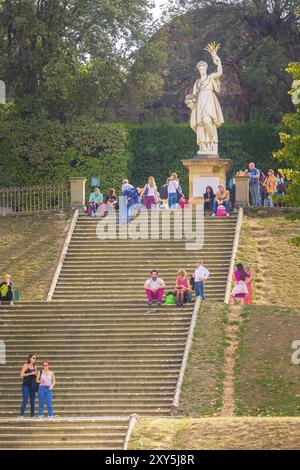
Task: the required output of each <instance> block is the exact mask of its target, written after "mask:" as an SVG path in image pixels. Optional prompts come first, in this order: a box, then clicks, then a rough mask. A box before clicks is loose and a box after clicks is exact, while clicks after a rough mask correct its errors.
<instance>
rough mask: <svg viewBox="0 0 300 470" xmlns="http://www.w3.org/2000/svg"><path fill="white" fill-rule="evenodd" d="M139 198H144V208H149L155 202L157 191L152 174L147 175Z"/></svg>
mask: <svg viewBox="0 0 300 470" xmlns="http://www.w3.org/2000/svg"><path fill="white" fill-rule="evenodd" d="M140 198H143V199H144V205H145V206H146V209H151V207H152V206H153V205H154V204H157V202H158V193H157V186H156V183H155V179H154V178H153V176H149V178H148V183H147V184H145V186H144V188H143V190H142V192H141V194H140Z"/></svg>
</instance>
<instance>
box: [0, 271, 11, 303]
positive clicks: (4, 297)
mask: <svg viewBox="0 0 300 470" xmlns="http://www.w3.org/2000/svg"><path fill="white" fill-rule="evenodd" d="M13 295H14V286H13V284H12V282H11V277H10V275H9V274H5V275H4V276H3V280H2V282H1V283H0V304H1V303H6V302H8V303H12V301H13Z"/></svg>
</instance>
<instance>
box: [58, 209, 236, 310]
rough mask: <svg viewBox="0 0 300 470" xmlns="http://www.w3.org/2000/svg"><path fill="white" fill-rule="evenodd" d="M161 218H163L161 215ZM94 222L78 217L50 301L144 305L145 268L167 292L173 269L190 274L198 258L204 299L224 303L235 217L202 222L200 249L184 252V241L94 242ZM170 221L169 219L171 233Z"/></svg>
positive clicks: (170, 287)
mask: <svg viewBox="0 0 300 470" xmlns="http://www.w3.org/2000/svg"><path fill="white" fill-rule="evenodd" d="M162 217H163V214H162ZM97 223H98V221H97V220H95V219H90V218H88V217H86V216H81V217H79V219H78V222H77V224H76V227H75V230H74V233H73V237H72V240H71V243H70V245H69V249H68V252H67V255H66V258H65V262H64V265H63V268H62V270H61V274H60V277H59V280H58V283H57V286H56V289H55V292H54V296H53V300H60V301H63V300H72V299H75V298H76V299H89V300H101V302H105V301H110V302H114V301H116V300H131V302H132V303H134V302H137V301H143V300H145V294H144V291H143V284H144V280H145V279H147V278H149V277H150V276H149V272H150V270H151V269H158V270H159V276H160V277H162V278H163V279H164V280H165V282H166V284H167V291H168V290H173V288H174V285H175V280H176V276H177V270H178V269H180V268H184V269H186V270H187V272H188V273H189V274H191V273H192V272H194V270H195V267H196V260H197V258H198V257H202V258H203V259H204V261H205V266H206V267H207V268H208V269H209V270H210V272H211V276H210V278H209V279H208V281H207V283H206V293H207V298H208V299H210V300H217V301H218V300H219V301H223V300H224V295H225V288H226V281H227V275H228V269H229V263H230V257H231V252H232V244H233V239H234V234H235V226H236V217H235V216H233V217H226V218H220V217H214V218H212V217H206V218H205V221H204V246H203V249H202V250H186V248H185V244H186V240H162V239H161V237H162V230H161V227H160V231H159V237H160V239H159V240H131V239H128V240H119V239H116V240H99V239H98V238H97V235H96V227H97ZM173 228H174V221H173V219H171V224H170V229H171V233H173V232H172V230H173Z"/></svg>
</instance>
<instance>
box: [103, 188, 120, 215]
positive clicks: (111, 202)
mask: <svg viewBox="0 0 300 470" xmlns="http://www.w3.org/2000/svg"><path fill="white" fill-rule="evenodd" d="M105 203H106V213H108V212H109V210H110V209H111V208H114V209H116V210H117V209H119V204H118V198H117V195H116V191H115V190H114V188H110V190H109V191H108V194H107V196H106V198H105Z"/></svg>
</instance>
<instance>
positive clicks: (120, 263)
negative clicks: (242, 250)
mask: <svg viewBox="0 0 300 470" xmlns="http://www.w3.org/2000/svg"><path fill="white" fill-rule="evenodd" d="M97 223H98V220H95V219H89V218H87V217H86V216H85V215H83V216H80V217H79V219H78V221H77V224H76V227H75V230H74V233H73V236H72V239H71V242H70V245H69V249H68V252H67V255H66V257H65V261H64V264H63V267H62V270H61V273H60V276H59V279H58V283H57V285H56V289H55V291H54V295H53V301H52V302H19V303H18V304H17V305H14V306H0V339H1V340H2V341H5V344H6V350H7V361H6V365H4V366H0V420H1V421H0V429H1V432H0V448H6V447H7V446H9V443H8V441H9V440H10V441H11V442H12V446H13V447H14V448H21V447H22V446H24V447H26V442H27V441H26V439H27V437H26V436H30V435H31V436H34V442H35V443H36V446H37V447H36V448H42V447H43V445H44V442H45V443H47V446H46V447H48V443H49V442H53V446H54V447H55V446H58V447H59V448H71V447H72V446H74V447H76V446H79V445H82V446H83V447H84V448H92V447H91V446H95V448H116V447H115V446H117V445H121V444H120V443H121V440H122V439H123V440H124V438H125V428H126V426H125V425H124V423H126V420H127V421H128V416H129V415H131V414H132V413H139V414H141V415H152V416H154V415H156V416H163V415H164V416H167V415H170V412H171V405H172V400H173V397H174V393H175V388H176V383H177V379H178V374H179V371H180V366H181V361H182V356H183V351H184V348H185V342H186V339H187V333H188V329H189V326H190V321H191V316H192V312H193V304H189V305H187V306H185V307H184V308H183V309H180V310H177V309H176V308H174V306H167V305H163V306H161V307H156V306H152V307H148V306H147V304H146V296H145V294H144V291H143V284H144V280H145V279H146V278H148V277H149V271H150V270H151V269H153V268H155V269H158V270H159V275H160V277H162V278H163V279H164V280H165V281H166V284H167V289H166V290H167V291H168V290H173V288H174V284H175V279H176V273H177V270H178V269H180V268H185V269H186V270H187V271H188V273H189V274H190V273H191V272H193V271H194V269H195V262H196V259H197V258H198V257H202V258H203V259H204V261H205V266H206V267H207V268H208V269H209V270H210V272H211V277H210V278H209V280H208V282H207V284H206V295H207V298H208V299H210V300H218V301H223V300H224V295H225V288H226V280H227V275H228V269H229V262H230V256H231V251H232V245H233V239H234V233H235V226H236V217H228V218H210V217H209V218H206V219H205V232H204V233H205V242H204V246H203V249H202V250H195V251H190V250H186V249H185V240H162V239H160V240H131V239H128V240H99V239H98V238H97V235H96V226H97ZM160 235H161V231H160ZM30 353H35V354H37V356H38V359H39V360H38V363H39V364H41V361H42V360H44V359H46V358H47V359H49V360H50V362H51V367H52V368H53V370H54V371H55V374H56V378H57V388H56V389H55V391H54V399H53V405H54V413H55V415H57V416H59V417H60V418H61V420H58V421H57V422H55V421H51V422H48V421H47V422H46V423H44V421H42V422H35V421H34V420H25V421H20V422H19V424H18V425H17V424H16V422H15V421H13V419H15V418H16V417H17V416H18V414H19V406H20V404H21V379H20V377H19V371H20V368H21V365H22V364H23V363H24V360H25V357H26V356H27V355H28V354H30ZM28 405H29V404H28ZM28 411H29V407H28V410H27V412H28ZM95 416H102V417H105V418H103V420H104V421H105V426H102V427H101V429H103V433H102V432H100V431H99V432H98V430H97V429H96V428H95V426H96V427H97V426H98V424H99V423H98V422H96V424H95V422H93V423H92V422H91V418H92V417H93V418H94V417H95ZM122 416H123V417H124V418H123V420H122V423H123V427H122V426H121V428H122V431H121V428H118V429H115V428H114V427H112V428H110V426H114V425H115V424H116V422H115V419H116V418H113V417H122ZM73 417H78V418H81V419H82V420H83V421H82V422H80V426H79V422H77V424H78V426H79V427H80V429H81V430H82V432H78V433H77V431H76V426H75V424H76V423H75V424H74V423H73V421H72V420H71V421H68V419H71V418H72V419H73ZM8 418H10V420H9V421H7V419H8ZM118 419H120V418H118ZM110 420H112V421H110ZM70 423H72V424H70ZM77 424H76V425H77ZM102 424H103V423H102ZM93 426H94V428H93ZM92 429H93V432H91V430H92ZM44 430H45V432H43V431H44ZM94 431H95V432H94ZM115 431H116V434H114V433H115ZM122 432H123V434H124V435H123V437H122V439H121V436H120V434H122ZM105 433H106V434H105ZM112 434H113V435H115V440H110V438H111V435H112ZM62 435H63V436H64V437H63V438H62ZM76 435H77V437H78V438H77V439H75V436H76ZM7 436H9V439H7ZM48 436H49V439H48V440H47V437H48ZM82 436H83V438H82ZM86 436H89V438H88V439H85V437H86ZM65 438H66V440H65ZM117 438H118V439H119V440H118V439H117ZM87 440H88V441H89V443H87V442H86V441H87ZM30 442H31V446H30V447H31V448H32V446H33V445H35V444H34V443H33V438H32V440H31V441H30ZM80 443H81V444H80ZM49 445H50V444H49ZM68 446H69V447H68Z"/></svg>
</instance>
